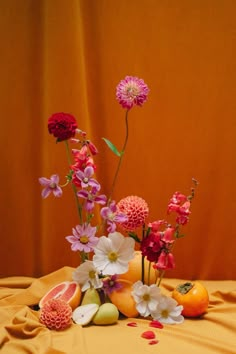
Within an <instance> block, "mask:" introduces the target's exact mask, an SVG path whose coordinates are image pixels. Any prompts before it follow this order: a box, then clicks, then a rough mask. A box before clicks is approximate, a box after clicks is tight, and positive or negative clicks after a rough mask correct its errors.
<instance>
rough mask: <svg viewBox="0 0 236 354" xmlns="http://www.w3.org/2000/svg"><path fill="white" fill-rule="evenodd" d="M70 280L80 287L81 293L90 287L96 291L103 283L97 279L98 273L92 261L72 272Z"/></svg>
mask: <svg viewBox="0 0 236 354" xmlns="http://www.w3.org/2000/svg"><path fill="white" fill-rule="evenodd" d="M72 278H73V280H74V281H76V282H77V283H79V284H80V285H82V288H81V290H82V291H85V290H87V289H88V288H90V286H93V287H94V288H95V289H98V288H101V287H102V285H103V282H102V280H101V279H99V276H98V272H97V270H96V268H95V267H94V264H93V262H92V261H85V262H84V263H82V264H81V265H80V266H78V267H77V268H76V270H75V271H74V272H73V274H72Z"/></svg>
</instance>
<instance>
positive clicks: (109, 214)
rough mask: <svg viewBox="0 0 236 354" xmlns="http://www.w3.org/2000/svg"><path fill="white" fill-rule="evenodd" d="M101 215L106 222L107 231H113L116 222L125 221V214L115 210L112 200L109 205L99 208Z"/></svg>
mask: <svg viewBox="0 0 236 354" xmlns="http://www.w3.org/2000/svg"><path fill="white" fill-rule="evenodd" d="M100 214H101V217H102V218H103V219H104V220H106V222H107V224H108V228H107V231H108V232H114V231H115V230H116V223H119V224H122V223H124V222H126V221H127V216H126V215H125V214H124V213H122V212H120V211H119V210H117V207H116V203H115V201H114V200H113V201H112V202H111V203H110V205H109V206H107V207H103V208H102V209H101V212H100Z"/></svg>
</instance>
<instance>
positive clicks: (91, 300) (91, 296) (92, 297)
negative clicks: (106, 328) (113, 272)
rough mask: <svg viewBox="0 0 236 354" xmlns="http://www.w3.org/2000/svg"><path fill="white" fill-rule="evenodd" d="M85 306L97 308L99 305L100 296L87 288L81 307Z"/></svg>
mask: <svg viewBox="0 0 236 354" xmlns="http://www.w3.org/2000/svg"><path fill="white" fill-rule="evenodd" d="M87 304H98V305H99V306H100V305H101V300H100V296H99V293H98V291H97V290H96V289H94V288H89V289H87V290H86V291H85V293H84V297H83V299H82V302H81V305H87Z"/></svg>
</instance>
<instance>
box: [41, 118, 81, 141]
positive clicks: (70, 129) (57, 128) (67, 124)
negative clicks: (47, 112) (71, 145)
mask: <svg viewBox="0 0 236 354" xmlns="http://www.w3.org/2000/svg"><path fill="white" fill-rule="evenodd" d="M76 129H77V123H76V119H75V117H74V116H72V115H71V114H69V113H62V112H61V113H54V114H53V115H52V116H51V117H50V118H49V119H48V131H49V133H50V134H53V135H54V137H55V138H57V141H63V140H67V139H70V138H72V137H74V136H75V133H76Z"/></svg>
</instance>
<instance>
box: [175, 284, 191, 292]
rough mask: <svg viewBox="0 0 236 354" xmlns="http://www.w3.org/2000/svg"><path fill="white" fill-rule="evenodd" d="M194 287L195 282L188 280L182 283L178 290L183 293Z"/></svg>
mask: <svg viewBox="0 0 236 354" xmlns="http://www.w3.org/2000/svg"><path fill="white" fill-rule="evenodd" d="M193 287H194V284H193V283H191V282H186V283H184V284H180V285H179V286H178V287H177V291H178V292H179V293H181V294H187V293H188V292H189V291H190V290H191V289H192V288H193Z"/></svg>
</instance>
